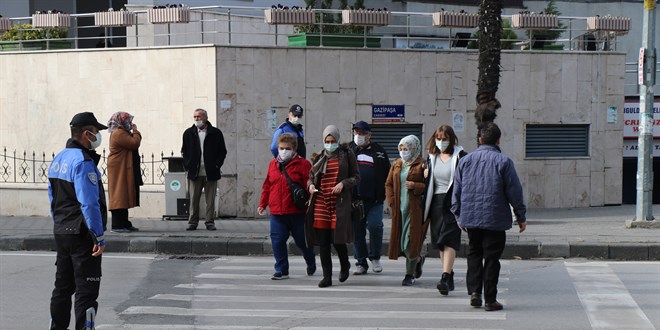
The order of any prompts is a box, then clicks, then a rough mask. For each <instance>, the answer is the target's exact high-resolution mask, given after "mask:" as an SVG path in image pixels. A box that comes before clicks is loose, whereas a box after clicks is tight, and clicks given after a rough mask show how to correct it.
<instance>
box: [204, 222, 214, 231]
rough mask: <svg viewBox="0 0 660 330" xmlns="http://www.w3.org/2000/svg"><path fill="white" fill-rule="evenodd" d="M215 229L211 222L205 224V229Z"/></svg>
mask: <svg viewBox="0 0 660 330" xmlns="http://www.w3.org/2000/svg"><path fill="white" fill-rule="evenodd" d="M215 229H216V228H215V225H214V224H212V223H210V224H208V225H206V230H215Z"/></svg>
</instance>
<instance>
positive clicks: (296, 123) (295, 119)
mask: <svg viewBox="0 0 660 330" xmlns="http://www.w3.org/2000/svg"><path fill="white" fill-rule="evenodd" d="M289 122H290V123H291V124H294V125H298V123H300V118H298V117H295V116H294V117H293V118H290V119H289Z"/></svg>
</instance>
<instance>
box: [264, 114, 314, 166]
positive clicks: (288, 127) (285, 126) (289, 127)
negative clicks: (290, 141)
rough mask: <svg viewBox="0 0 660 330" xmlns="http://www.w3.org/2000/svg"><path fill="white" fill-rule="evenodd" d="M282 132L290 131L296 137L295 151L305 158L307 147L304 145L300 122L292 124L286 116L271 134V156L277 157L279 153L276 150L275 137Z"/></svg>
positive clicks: (303, 134) (303, 133)
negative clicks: (296, 146) (296, 145)
mask: <svg viewBox="0 0 660 330" xmlns="http://www.w3.org/2000/svg"><path fill="white" fill-rule="evenodd" d="M282 133H291V134H293V135H295V136H296V137H297V138H298V148H297V149H296V153H297V154H298V156H300V157H302V158H306V157H307V148H306V147H305V132H303V128H302V125H301V124H292V123H291V122H290V121H289V118H287V119H286V121H284V122H283V123H282V125H280V127H278V128H277V130H276V131H275V134H273V142H271V143H270V152H271V153H272V154H273V157H277V155H278V153H279V151H278V150H277V137H279V136H280V134H282Z"/></svg>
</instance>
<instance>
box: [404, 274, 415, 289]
mask: <svg viewBox="0 0 660 330" xmlns="http://www.w3.org/2000/svg"><path fill="white" fill-rule="evenodd" d="M401 285H403V286H413V285H415V278H414V277H413V276H412V275H406V277H404V278H403V281H401Z"/></svg>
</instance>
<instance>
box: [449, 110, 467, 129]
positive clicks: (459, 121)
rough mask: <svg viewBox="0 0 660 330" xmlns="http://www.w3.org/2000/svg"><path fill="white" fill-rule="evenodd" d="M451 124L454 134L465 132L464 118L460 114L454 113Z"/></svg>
mask: <svg viewBox="0 0 660 330" xmlns="http://www.w3.org/2000/svg"><path fill="white" fill-rule="evenodd" d="M452 122H453V124H454V125H453V126H454V127H453V128H454V132H463V131H465V116H464V115H463V113H462V112H454V113H453V114H452Z"/></svg>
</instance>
